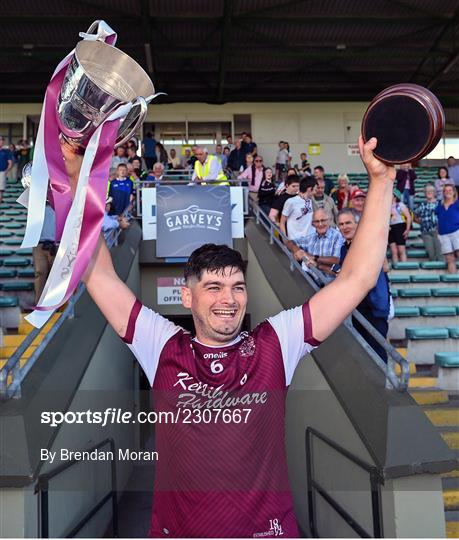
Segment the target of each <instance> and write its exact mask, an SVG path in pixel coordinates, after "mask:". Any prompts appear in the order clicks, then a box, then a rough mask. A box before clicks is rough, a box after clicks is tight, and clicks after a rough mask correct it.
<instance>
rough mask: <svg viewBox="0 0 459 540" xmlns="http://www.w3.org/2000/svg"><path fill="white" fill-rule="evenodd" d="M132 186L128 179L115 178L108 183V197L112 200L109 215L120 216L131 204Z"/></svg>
mask: <svg viewBox="0 0 459 540" xmlns="http://www.w3.org/2000/svg"><path fill="white" fill-rule="evenodd" d="M133 192H134V184H133V182H132V180H131V179H130V178H116V179H115V180H112V181H111V182H110V187H109V189H108V195H109V197H112V198H113V202H112V211H111V214H112V215H113V214H116V215H117V216H120V215H121V214H122V213H123V212H124V211H125V210H126V208H127V207H128V206H129V204H130V202H131V194H132V193H133Z"/></svg>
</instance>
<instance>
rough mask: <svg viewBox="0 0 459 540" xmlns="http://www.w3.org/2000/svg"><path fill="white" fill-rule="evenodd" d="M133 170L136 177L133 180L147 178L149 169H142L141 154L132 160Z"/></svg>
mask: <svg viewBox="0 0 459 540" xmlns="http://www.w3.org/2000/svg"><path fill="white" fill-rule="evenodd" d="M131 165H132V171H133V175H135V178H133V180H134V179H135V180H145V179H146V178H147V171H145V170H144V169H142V161H141V158H140V157H139V156H137V157H136V158H134V159H133V160H132V164H131Z"/></svg>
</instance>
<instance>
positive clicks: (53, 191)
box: [21, 21, 132, 327]
mask: <svg viewBox="0 0 459 540" xmlns="http://www.w3.org/2000/svg"><path fill="white" fill-rule="evenodd" d="M95 26H97V34H90V33H87V34H86V33H81V34H80V36H81V37H83V38H84V39H90V40H96V39H100V40H104V41H105V42H106V43H108V44H109V45H114V44H115V42H116V34H115V32H113V30H112V29H111V28H110V27H109V26H108V25H106V23H104V22H103V21H96V23H94V24H93V25H92V26H91V28H90V29H89V30H88V32H90V31H91V30H92V29H94V28H95ZM73 54H74V50H73V51H72V52H71V53H70V54H68V55H67V56H66V57H65V58H64V59H63V60H62V61H61V62H60V64H59V65H58V66H57V68H56V70H55V72H54V74H53V76H52V78H51V81H50V83H49V85H48V87H47V89H46V95H45V100H44V104H43V110H42V115H41V118H40V125H39V129H38V134H37V140H36V144H35V151H34V160H33V164H32V175H31V176H32V182H31V186H30V192H29V201H28V209H29V211H28V216H27V227H26V232H25V235H24V240H23V243H22V246H21V247H33V246H36V245H37V244H38V242H39V240H40V234H41V231H42V228H43V222H44V214H45V205H46V198H47V197H48V199H49V200H50V202H51V203H52V206H53V207H54V210H55V213H56V240H60V241H61V242H60V246H59V249H58V252H57V255H56V258H55V262H54V264H53V267H52V269H51V272H50V275H49V278H48V280H47V283H46V285H45V288H44V290H43V293H42V295H41V298H40V300H39V302H38V305H37V306H36V308H35V311H34V312H32V313H31V314H29V315H28V316H27V317H26V319H27V320H28V321H29V322H30V323H31V324H33V325H34V326H37V327H41V326H42V325H43V324H45V323H46V321H47V320H48V319H49V317H50V316H51V315H52V313H53V312H54V310H55V309H57V308H58V307H59V306H61V305H62V304H63V303H65V302H66V301H67V300H68V299H69V298H70V296H71V295H72V293H73V291H74V290H75V288H76V287H77V285H78V283H79V281H80V280H81V278H82V277H83V274H84V272H85V271H86V268H87V266H88V264H89V261H90V258H91V256H92V254H93V252H94V249H95V247H96V244H97V241H98V238H99V236H100V230H101V226H102V220H103V216H104V210H105V197H106V190H107V180H108V171H109V168H110V161H111V158H112V155H113V148H114V146H115V143H116V139H117V134H118V129H119V126H120V123H121V121H122V119H123V118H124V117H125V116H126V114H127V113H128V112H129V110H130V108H131V107H132V105H131V104H127V105H123V106H121V107H119V108H118V109H117V110H116V111H115V112H114V113H112V115H110V116H109V117H108V118H107V119H106V120H105V121H104V122H103V123H102V124H101V125H100V126H99V127H98V128H97V129H96V131H95V132H94V133H93V135H92V136H91V138H90V141H89V143H88V145H87V148H86V151H85V155H84V158H83V163H82V167H81V172H80V177H79V180H78V185H77V190H76V194H75V197H74V198H72V193H71V189H70V182H69V179H68V175H67V171H66V168H65V163H64V160H63V155H62V152H61V145H60V141H59V137H60V129H59V125H58V121H57V107H56V104H57V100H58V97H59V94H60V91H61V87H62V84H63V81H64V78H65V74H66V70H67V66H68V65H69V64H70V62H71V61H72V58H73ZM48 180H49V189H48Z"/></svg>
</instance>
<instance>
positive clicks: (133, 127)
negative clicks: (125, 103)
mask: <svg viewBox="0 0 459 540" xmlns="http://www.w3.org/2000/svg"><path fill="white" fill-rule="evenodd" d="M147 110H148V105H147V102H146V101H145V98H143V97H142V96H139V97H137V98H135V99H134V100H132V109H131V110H130V111H129V112H128V114H127V115H126V118H125V119H124V120H123V122H122V123H121V126H120V128H119V130H118V138H117V140H116V144H115V148H117V147H118V146H122V145H123V144H124V143H126V142H127V141H128V140H129V139H130V138H131V137H132V136H133V135H134V133H135V132H136V131H137V130H138V129H139V128H140V126H141V125H142V122H143V121H144V120H145V117H146V116H147Z"/></svg>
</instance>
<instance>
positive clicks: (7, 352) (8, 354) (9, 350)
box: [0, 345, 37, 360]
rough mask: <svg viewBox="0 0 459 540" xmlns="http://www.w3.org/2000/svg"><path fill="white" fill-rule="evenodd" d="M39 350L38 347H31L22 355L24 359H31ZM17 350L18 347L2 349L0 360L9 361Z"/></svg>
mask: <svg viewBox="0 0 459 540" xmlns="http://www.w3.org/2000/svg"><path fill="white" fill-rule="evenodd" d="M36 348H37V346H36V345H31V346H30V347H29V348H28V349H26V350H25V351H24V354H23V355H22V357H23V358H30V357H31V356H32V354H33V352H34V351H35V349H36ZM16 349H17V347H2V348H0V360H8V358H10V357H11V356H12V355H13V353H14V351H15V350H16Z"/></svg>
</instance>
